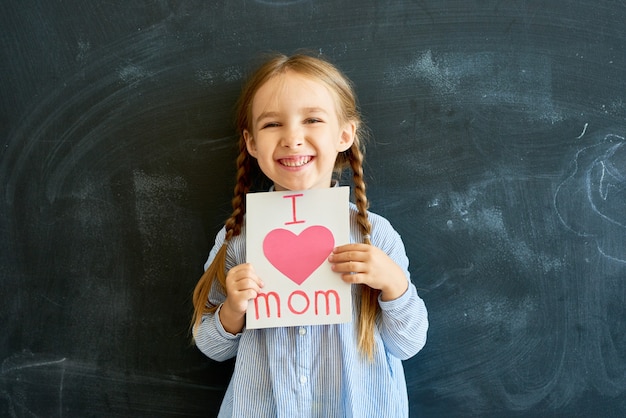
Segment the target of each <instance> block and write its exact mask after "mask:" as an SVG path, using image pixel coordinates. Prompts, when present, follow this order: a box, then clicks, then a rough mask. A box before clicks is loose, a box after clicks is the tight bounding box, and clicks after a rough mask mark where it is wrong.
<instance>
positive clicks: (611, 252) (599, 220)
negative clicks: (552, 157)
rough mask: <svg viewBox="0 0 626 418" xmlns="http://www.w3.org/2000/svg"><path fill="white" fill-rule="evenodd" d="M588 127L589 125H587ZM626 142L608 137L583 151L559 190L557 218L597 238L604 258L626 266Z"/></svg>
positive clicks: (554, 203)
mask: <svg viewBox="0 0 626 418" xmlns="http://www.w3.org/2000/svg"><path fill="white" fill-rule="evenodd" d="M585 126H586V125H585ZM625 144H626V140H625V138H624V137H622V136H619V135H615V134H608V135H605V136H603V137H602V138H599V139H598V140H597V141H596V143H594V144H593V145H589V146H586V147H584V148H581V149H579V150H578V151H577V152H576V154H575V156H574V160H573V161H572V167H573V168H572V171H571V173H570V174H569V175H568V176H567V178H565V180H563V182H561V183H560V184H559V185H558V187H557V188H556V191H555V194H554V198H553V206H554V210H555V212H556V216H557V218H558V219H559V221H560V222H561V224H563V225H564V226H565V227H566V228H567V229H568V230H569V231H571V232H573V233H575V234H576V235H578V236H580V237H589V238H593V239H594V240H595V242H596V246H597V248H598V253H599V254H600V255H602V256H603V257H605V258H607V259H610V260H612V261H616V262H618V263H623V264H626V254H624V248H625V247H626V211H624V207H625V205H626V146H624V145H625Z"/></svg>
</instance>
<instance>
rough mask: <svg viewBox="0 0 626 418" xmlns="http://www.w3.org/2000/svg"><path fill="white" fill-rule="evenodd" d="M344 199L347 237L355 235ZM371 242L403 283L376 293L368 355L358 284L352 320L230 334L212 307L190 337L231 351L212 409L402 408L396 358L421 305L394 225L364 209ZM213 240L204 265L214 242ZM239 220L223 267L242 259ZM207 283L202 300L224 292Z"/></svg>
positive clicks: (400, 413)
mask: <svg viewBox="0 0 626 418" xmlns="http://www.w3.org/2000/svg"><path fill="white" fill-rule="evenodd" d="M356 214H357V209H356V206H355V205H354V204H352V203H350V240H351V242H362V235H361V232H360V230H359V227H358V225H357V222H356ZM369 220H370V222H371V224H372V233H371V238H370V239H371V242H372V244H373V245H375V246H377V247H379V248H381V249H382V250H383V251H385V252H386V253H387V254H388V255H389V256H390V257H391V258H392V259H393V260H394V261H395V262H396V263H397V264H398V265H399V266H400V267H402V269H403V270H404V272H405V274H406V276H407V280H409V287H408V290H407V291H406V292H405V293H404V294H403V295H402V296H400V297H399V298H398V299H395V300H392V301H382V300H380V299H379V304H380V307H381V315H380V317H379V319H378V322H377V327H376V331H375V353H374V360H373V361H369V360H368V359H366V358H364V357H363V356H362V355H361V353H360V352H359V350H358V347H357V330H356V327H355V324H357V323H358V321H357V315H358V309H357V308H356V307H357V306H358V304H359V303H358V300H359V286H356V285H353V286H352V296H353V299H354V303H355V305H354V306H355V309H353V321H352V322H351V323H344V324H334V325H315V326H301V327H279V328H266V329H245V328H244V330H243V331H242V332H241V333H239V334H237V335H233V334H230V333H228V332H227V331H225V330H224V328H223V327H222V325H221V323H220V321H219V317H218V314H217V313H218V312H219V308H218V311H217V312H216V313H215V314H207V315H205V316H204V318H203V320H202V323H201V324H200V326H199V327H198V329H197V331H196V336H195V337H196V345H197V346H198V348H199V349H200V350H201V351H202V352H203V353H204V354H206V355H207V356H208V357H210V358H212V359H214V360H217V361H224V360H227V359H229V358H232V357H234V356H237V360H236V363H235V369H234V372H233V376H232V378H231V381H230V384H229V386H228V389H227V391H226V394H225V396H224V400H223V402H222V406H221V409H220V413H219V417H220V418H222V417H236V418H245V417H255V418H257V417H258V418H263V417H267V418H270V417H271V418H275V417H284V418H296V417H324V418H326V417H354V418H370V417H383V416H384V417H394V418H402V417H408V416H409V410H408V395H407V388H406V381H405V377H404V370H403V367H402V360H406V359H408V358H410V357H412V356H413V355H415V354H416V353H417V352H418V351H419V350H421V348H422V347H423V346H424V344H425V343H426V332H427V329H428V318H427V312H426V307H425V305H424V302H423V301H422V299H421V298H420V297H419V296H418V295H417V290H416V288H415V286H414V285H413V284H412V283H411V282H410V279H409V272H408V259H407V256H406V253H405V249H404V245H403V243H402V240H401V239H400V236H399V235H398V233H397V232H396V231H395V230H394V229H393V227H392V226H391V224H390V223H389V222H388V221H387V220H386V219H385V218H383V217H381V216H378V215H376V214H373V213H369ZM224 237H225V230H224V229H222V230H221V231H220V232H219V233H218V235H217V237H216V240H215V246H214V247H213V249H212V250H211V252H210V254H209V258H208V261H207V263H206V265H205V268H206V267H208V265H209V264H210V263H211V261H212V260H213V258H214V257H215V254H216V253H217V251H218V250H219V248H220V247H221V246H222V243H223V242H224ZM245 247H246V246H245V226H244V228H243V229H242V234H241V235H239V236H237V237H235V238H233V239H232V240H231V242H230V243H229V246H228V250H227V256H226V268H227V269H230V268H232V267H234V266H236V265H238V264H242V263H245V260H246V254H245ZM219 287H220V286H219V285H215V286H213V289H211V292H210V294H209V300H210V302H211V303H212V304H214V305H215V306H221V303H223V301H224V300H225V298H226V295H225V294H224V293H223V291H222V290H221V289H220V288H219Z"/></svg>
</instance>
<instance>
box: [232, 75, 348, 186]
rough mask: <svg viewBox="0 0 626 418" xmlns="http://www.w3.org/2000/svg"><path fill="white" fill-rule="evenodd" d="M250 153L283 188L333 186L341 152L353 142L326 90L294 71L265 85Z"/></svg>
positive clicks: (256, 106)
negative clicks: (333, 177) (336, 165)
mask: <svg viewBox="0 0 626 418" xmlns="http://www.w3.org/2000/svg"><path fill="white" fill-rule="evenodd" d="M251 126H252V129H251V130H250V131H248V130H244V132H243V134H244V139H245V141H246V146H247V148H248V152H249V153H250V155H252V156H253V157H254V158H256V159H257V161H258V163H259V167H260V168H261V170H262V171H263V173H265V175H266V176H267V177H269V178H270V179H271V180H272V181H273V182H274V188H275V190H277V191H280V190H307V189H316V188H322V187H330V182H331V179H332V174H333V169H334V166H335V159H336V158H337V154H338V153H339V152H341V151H345V150H347V149H349V148H350V147H351V146H352V143H353V142H354V136H355V129H356V125H355V124H354V123H353V122H341V121H340V120H339V118H338V113H337V109H336V107H335V99H334V97H333V95H332V94H331V92H330V91H329V90H328V89H327V88H326V86H325V85H324V84H322V83H320V82H318V81H315V80H313V79H311V78H307V77H305V76H302V75H300V74H298V73H295V72H293V71H287V72H286V73H285V74H282V75H279V76H276V77H274V78H272V79H270V80H269V81H267V82H266V83H265V84H264V85H262V86H261V87H260V88H259V90H258V91H257V92H256V94H255V96H254V100H253V101H252V119H251Z"/></svg>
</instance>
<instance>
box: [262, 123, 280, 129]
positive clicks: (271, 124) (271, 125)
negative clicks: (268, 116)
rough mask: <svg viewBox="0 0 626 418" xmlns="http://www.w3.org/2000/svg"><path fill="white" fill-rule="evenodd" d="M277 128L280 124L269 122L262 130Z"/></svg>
mask: <svg viewBox="0 0 626 418" xmlns="http://www.w3.org/2000/svg"><path fill="white" fill-rule="evenodd" d="M277 126H279V123H278V122H268V123H266V124H264V125H263V126H262V128H261V129H263V128H275V127H277Z"/></svg>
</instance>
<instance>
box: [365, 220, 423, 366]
mask: <svg viewBox="0 0 626 418" xmlns="http://www.w3.org/2000/svg"><path fill="white" fill-rule="evenodd" d="M375 221H376V222H373V226H374V230H373V232H374V233H373V234H372V235H373V236H372V241H373V244H374V245H376V246H377V247H379V248H380V249H382V250H383V251H385V253H387V255H389V257H391V259H392V260H393V261H395V262H396V264H398V265H399V266H400V267H401V268H402V270H403V271H404V274H405V275H406V277H407V280H408V281H409V286H408V289H407V290H406V291H405V292H404V294H402V296H400V297H399V298H397V299H394V300H390V301H383V300H381V299H380V298H379V300H378V303H379V305H380V309H381V315H380V318H379V322H378V326H379V331H380V334H381V338H382V340H383V343H384V345H385V348H386V350H387V351H388V352H389V353H390V354H391V355H393V356H395V357H397V358H399V359H400V360H407V359H409V358H411V357H413V356H414V355H415V354H417V353H418V352H419V351H420V350H421V349H422V348H423V347H424V345H425V344H426V334H427V331H428V312H427V310H426V305H425V304H424V301H423V300H422V299H421V298H420V297H419V295H418V294H417V289H416V288H415V285H414V284H413V283H412V282H411V280H410V274H409V271H408V267H409V260H408V258H407V256H406V250H405V248H404V243H403V242H402V239H401V237H400V235H399V234H398V233H397V232H396V231H395V229H393V227H392V226H391V224H390V223H389V222H388V221H387V220H385V219H384V218H378V219H376V220H375Z"/></svg>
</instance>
